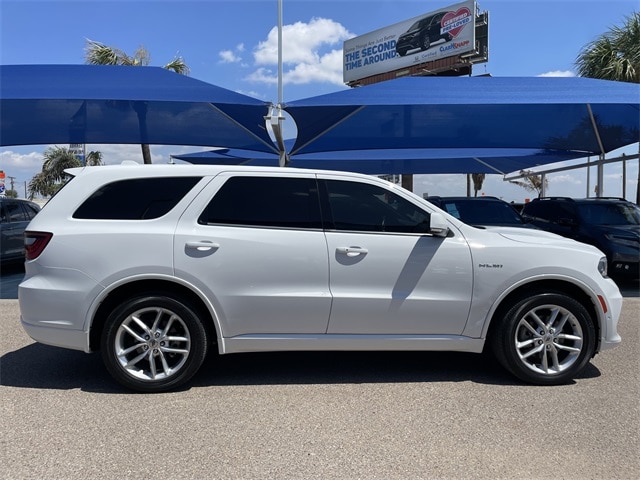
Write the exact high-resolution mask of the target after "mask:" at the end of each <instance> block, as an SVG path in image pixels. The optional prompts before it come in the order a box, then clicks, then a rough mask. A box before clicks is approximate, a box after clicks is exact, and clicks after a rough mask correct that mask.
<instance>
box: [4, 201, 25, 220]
mask: <svg viewBox="0 0 640 480" xmlns="http://www.w3.org/2000/svg"><path fill="white" fill-rule="evenodd" d="M5 207H6V208H7V213H8V215H9V221H10V222H26V221H27V220H29V218H28V217H27V215H26V213H25V211H24V209H23V208H22V205H21V204H20V203H18V202H7V203H5Z"/></svg>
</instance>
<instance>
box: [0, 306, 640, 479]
mask: <svg viewBox="0 0 640 480" xmlns="http://www.w3.org/2000/svg"><path fill="white" fill-rule="evenodd" d="M639 312H640V299H639V298H625V301H624V306H623V314H622V318H621V321H620V325H619V332H620V334H621V335H622V337H623V343H622V345H621V346H619V347H618V348H616V349H614V350H609V351H605V352H603V353H601V354H599V355H598V356H596V357H595V358H594V359H593V360H592V362H591V364H590V366H589V367H588V368H587V369H586V371H585V373H584V374H583V376H582V377H581V378H578V379H576V381H575V382H574V383H572V384H570V385H566V386H559V387H535V386H529V385H525V384H521V383H519V382H518V381H516V380H514V379H513V377H511V376H510V375H509V374H507V373H505V372H504V371H503V370H502V369H501V368H500V367H499V366H497V365H496V364H495V363H494V362H493V361H492V360H491V359H490V358H487V357H484V356H482V355H473V354H457V353H440V352H431V353H420V352H410V353H404V352H399V353H395V352H387V353H366V352H359V353H348V352H345V353H335V352H334V353H277V354H238V355H230V356H225V357H216V356H211V357H210V358H209V359H208V360H207V362H206V363H205V365H204V366H203V369H202V370H201V371H200V373H199V374H198V375H197V376H196V377H195V378H194V380H193V381H192V382H191V383H190V385H189V386H187V387H185V388H184V389H183V390H181V391H178V392H173V393H164V394H155V395H147V394H132V393H129V392H127V391H125V390H123V389H121V388H120V387H118V386H117V385H116V384H114V382H113V381H112V380H111V378H110V377H109V376H108V374H107V373H106V371H105V370H104V368H103V366H102V363H101V360H100V357H99V355H86V354H84V353H81V352H75V351H69V350H63V349H59V348H55V347H48V346H44V345H40V344H36V343H34V342H32V341H31V339H29V338H28V337H27V336H26V334H25V333H24V332H23V331H22V329H21V327H20V325H19V312H18V304H17V301H16V300H0V346H1V352H2V357H1V365H0V376H1V378H0V380H1V384H2V387H1V392H2V394H1V395H2V402H1V404H0V422H1V429H0V432H1V433H0V465H2V468H0V477H1V478H4V479H17V478H39V479H40V478H42V479H49V478H55V479H63V478H64V479H76V478H77V479H85V478H154V477H157V476H162V477H164V478H173V479H181V478H184V479H187V478H188V479H197V478H202V479H205V478H207V479H210V478H223V477H224V478H246V479H251V478H255V479H258V478H259V479H263V478H287V479H290V478H323V479H327V478H329V479H331V478H336V479H337V478H340V479H352V478H353V479H355V478H361V479H369V478H371V479H375V478H380V479H382V478H384V479H394V478H398V479H400V478H402V479H407V478H415V479H417V478H492V479H493V478H528V479H529V478H536V479H542V478H549V479H551V478H553V479H557V478H563V479H584V478H594V479H596V478H597V479H618V478H619V479H636V478H640V456H639V455H638V452H640V368H639V367H640V346H639V345H640V342H639V340H640V318H639V317H640V315H639Z"/></svg>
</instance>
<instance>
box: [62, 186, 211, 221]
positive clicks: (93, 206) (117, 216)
mask: <svg viewBox="0 0 640 480" xmlns="http://www.w3.org/2000/svg"><path fill="white" fill-rule="evenodd" d="M199 180H200V177H158V178H135V179H128V180H121V181H118V182H113V183H109V184H107V185H104V186H103V187H102V188H100V189H99V190H97V191H96V192H94V193H93V194H92V195H91V196H90V197H89V198H88V199H87V200H86V201H85V202H84V203H83V204H82V205H80V207H79V208H78V209H77V210H76V212H75V213H74V214H73V218H85V219H95V220H145V219H151V218H158V217H161V216H162V215H164V214H166V213H167V212H169V210H171V209H172V208H173V207H175V206H176V204H177V203H178V202H179V201H180V200H181V199H182V198H183V197H184V196H185V195H186V194H187V192H189V190H191V189H192V188H193V186H194V185H195V184H196V183H198V181H199Z"/></svg>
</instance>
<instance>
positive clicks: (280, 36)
mask: <svg viewBox="0 0 640 480" xmlns="http://www.w3.org/2000/svg"><path fill="white" fill-rule="evenodd" d="M282 101H283V100H282V0H278V107H281V106H282Z"/></svg>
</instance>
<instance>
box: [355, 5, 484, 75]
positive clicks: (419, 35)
mask: <svg viewBox="0 0 640 480" xmlns="http://www.w3.org/2000/svg"><path fill="white" fill-rule="evenodd" d="M475 16H476V3H475V0H468V1H465V2H461V3H457V4H455V5H451V6H449V7H445V8H441V9H439V10H436V11H433V12H429V13H427V14H425V15H420V16H418V17H414V18H411V19H409V20H405V21H403V22H399V23H396V24H394V25H391V26H388V27H384V28H381V29H378V30H375V31H373V32H370V33H367V34H365V35H360V36H358V37H355V38H352V39H349V40H347V41H345V42H344V47H343V61H344V63H343V78H344V81H345V83H349V82H351V81H354V80H359V79H362V78H365V77H369V76H372V75H376V74H380V73H386V72H392V71H394V70H398V69H401V68H406V67H409V66H412V65H419V64H421V63H426V62H431V61H434V60H438V59H441V58H445V57H452V56H456V55H460V54H461V53H465V52H469V51H472V50H474V49H475Z"/></svg>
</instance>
